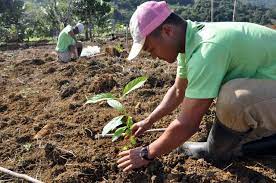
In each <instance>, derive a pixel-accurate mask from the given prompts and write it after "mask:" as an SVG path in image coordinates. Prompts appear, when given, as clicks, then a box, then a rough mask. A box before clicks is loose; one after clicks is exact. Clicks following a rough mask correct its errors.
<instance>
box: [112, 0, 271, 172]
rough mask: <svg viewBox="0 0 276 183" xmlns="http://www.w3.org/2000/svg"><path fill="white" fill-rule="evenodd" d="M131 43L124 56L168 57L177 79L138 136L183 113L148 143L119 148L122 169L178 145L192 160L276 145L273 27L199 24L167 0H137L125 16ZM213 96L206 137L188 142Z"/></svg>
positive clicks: (139, 125) (225, 158)
mask: <svg viewBox="0 0 276 183" xmlns="http://www.w3.org/2000/svg"><path fill="white" fill-rule="evenodd" d="M130 31H131V34H132V38H133V45H132V48H131V51H130V53H129V57H128V59H129V60H131V59H133V58H135V57H136V56H137V55H138V54H139V52H140V51H141V50H144V51H147V52H149V53H150V54H151V56H152V57H153V58H159V59H162V60H164V61H166V62H168V63H174V62H175V61H176V60H177V65H178V67H177V74H176V79H175V83H174V85H173V86H172V87H171V88H170V89H169V90H168V92H167V94H166V95H165V96H164V99H163V100H162V102H161V103H160V104H159V106H157V108H156V109H155V110H154V111H153V112H152V113H151V114H150V115H149V116H148V117H147V118H145V119H144V120H142V121H140V122H137V123H135V124H134V125H133V127H132V133H133V134H134V135H135V136H138V135H141V134H143V132H145V131H146V130H148V129H149V128H151V126H152V125H153V123H154V122H156V121H158V120H160V119H161V118H162V117H164V116H166V115H168V114H170V113H171V112H172V111H174V110H175V109H176V108H177V107H178V106H179V105H180V104H181V107H180V113H179V115H178V116H177V118H176V119H175V120H174V121H172V122H171V123H170V125H169V126H168V127H167V128H166V130H165V132H164V133H163V134H162V135H161V136H160V137H159V138H158V139H157V140H155V141H154V142H152V143H150V144H149V145H148V146H146V147H137V148H135V149H130V150H127V151H123V152H121V153H119V156H121V158H120V159H119V160H118V161H117V163H118V164H119V165H118V167H119V168H122V169H123V171H129V170H132V169H134V168H139V167H142V166H146V165H147V164H148V163H149V162H150V161H152V160H153V159H154V158H156V157H160V156H161V155H163V154H166V153H169V152H171V151H173V150H174V149H176V148H178V151H179V152H180V153H184V154H186V155H188V156H191V157H194V158H204V159H205V160H209V161H211V162H212V161H216V162H222V161H228V160H231V158H232V157H235V156H246V155H248V154H252V155H257V154H262V153H271V154H272V155H273V153H274V155H275V151H276V150H275V149H276V136H275V134H276V31H275V30H272V29H270V28H268V27H264V26H261V25H257V24H253V23H246V22H214V23H198V22H193V21H190V20H184V19H182V18H180V17H179V16H178V15H177V14H175V13H173V12H172V11H171V10H170V9H169V7H168V5H167V4H166V2H165V1H162V2H156V1H148V2H145V3H143V4H142V5H140V6H138V8H137V10H136V11H135V12H134V14H133V15H132V17H131V20H130ZM214 99H217V100H216V119H215V121H214V123H213V126H212V129H211V131H210V133H209V135H208V139H207V141H206V142H186V141H187V140H188V139H189V138H190V137H191V136H192V135H193V134H195V133H196V132H197V131H198V129H199V126H200V122H201V120H202V117H203V115H204V114H205V113H206V112H207V111H208V109H209V107H210V105H211V104H212V102H213V100H214Z"/></svg>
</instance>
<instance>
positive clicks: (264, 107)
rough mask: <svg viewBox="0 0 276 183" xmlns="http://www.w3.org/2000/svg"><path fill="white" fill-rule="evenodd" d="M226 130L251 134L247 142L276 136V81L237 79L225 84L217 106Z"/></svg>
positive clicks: (217, 111)
mask: <svg viewBox="0 0 276 183" xmlns="http://www.w3.org/2000/svg"><path fill="white" fill-rule="evenodd" d="M216 113H217V118H218V120H219V121H220V122H221V123H222V124H223V125H225V126H226V127H228V128H230V129H232V130H234V131H238V132H248V131H250V132H249V134H248V138H246V140H245V141H244V143H246V142H249V141H252V140H257V139H260V138H262V137H265V136H270V135H272V134H275V133H276V80H262V79H234V80H231V81H229V82H227V83H226V84H224V85H223V86H222V88H221V90H220V94H219V97H218V100H217V104H216Z"/></svg>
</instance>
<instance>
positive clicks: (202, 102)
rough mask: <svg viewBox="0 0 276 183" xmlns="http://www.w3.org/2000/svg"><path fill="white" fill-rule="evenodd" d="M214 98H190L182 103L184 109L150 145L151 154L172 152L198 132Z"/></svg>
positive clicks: (152, 155)
mask: <svg viewBox="0 0 276 183" xmlns="http://www.w3.org/2000/svg"><path fill="white" fill-rule="evenodd" d="M212 101H213V99H189V98H185V99H184V101H183V103H182V106H183V107H182V111H181V113H180V115H179V116H178V117H177V119H175V120H174V121H173V122H172V123H171V124H170V125H169V126H168V128H167V129H166V131H165V132H164V133H163V134H162V135H161V136H160V137H159V138H158V139H157V140H156V141H154V142H153V143H152V144H150V145H149V156H151V157H158V156H161V155H162V154H165V153H168V152H171V151H172V150H173V149H175V148H177V147H178V146H180V145H181V144H183V143H184V142H185V141H186V140H188V139H189V138H190V137H191V136H192V135H193V134H194V133H196V132H197V130H198V128H199V125H200V122H201V119H202V117H203V115H204V114H205V113H206V112H207V110H208V109H209V107H210V105H211V103H212Z"/></svg>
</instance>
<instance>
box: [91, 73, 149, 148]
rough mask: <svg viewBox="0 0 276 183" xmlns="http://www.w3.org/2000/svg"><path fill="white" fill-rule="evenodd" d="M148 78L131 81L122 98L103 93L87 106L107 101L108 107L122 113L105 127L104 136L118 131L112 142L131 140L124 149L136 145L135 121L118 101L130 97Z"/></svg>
mask: <svg viewBox="0 0 276 183" xmlns="http://www.w3.org/2000/svg"><path fill="white" fill-rule="evenodd" d="M147 79H148V78H147V77H145V76H141V77H138V78H136V79H134V80H132V81H130V82H129V83H128V84H127V85H126V86H125V88H124V90H123V93H122V96H121V97H119V98H116V97H115V96H114V95H112V94H111V93H101V94H98V95H95V96H92V97H90V98H88V100H87V102H86V104H89V103H92V104H94V103H97V102H100V101H107V103H108V105H109V106H111V107H113V108H114V109H116V110H117V111H119V112H120V113H121V115H120V116H117V117H115V118H113V119H112V120H111V121H110V122H109V123H108V124H107V125H105V127H104V128H103V131H102V135H106V134H107V133H108V132H110V131H112V130H114V129H116V128H117V127H119V128H117V130H116V131H115V133H114V135H113V136H112V141H113V142H114V141H115V140H117V139H118V138H119V137H120V136H122V135H123V136H124V137H125V138H127V139H129V142H130V143H129V144H128V145H126V146H125V147H124V149H128V148H131V147H132V146H134V145H135V144H136V138H135V137H134V136H133V135H132V132H131V128H132V125H133V120H132V117H131V115H130V114H128V113H127V111H126V108H125V107H124V105H123V104H122V103H121V102H119V101H118V100H122V99H124V98H125V97H126V95H128V94H129V93H130V92H131V91H133V90H135V89H137V88H139V87H141V86H143V84H144V83H145V82H146V81H147Z"/></svg>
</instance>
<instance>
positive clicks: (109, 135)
mask: <svg viewBox="0 0 276 183" xmlns="http://www.w3.org/2000/svg"><path fill="white" fill-rule="evenodd" d="M165 130H166V128H156V129H149V130H147V131H145V133H150V132H163V131H165ZM113 135H114V133H108V134H105V135H102V134H100V133H98V134H96V135H95V139H100V138H110V137H112V136H113ZM124 135H125V134H124V133H123V134H122V136H124Z"/></svg>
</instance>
